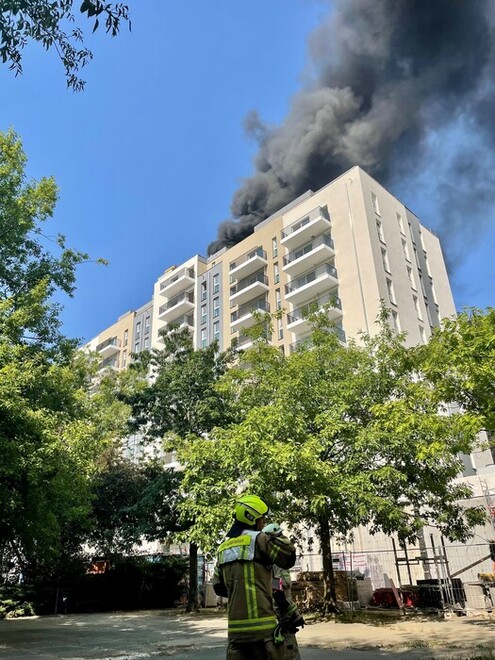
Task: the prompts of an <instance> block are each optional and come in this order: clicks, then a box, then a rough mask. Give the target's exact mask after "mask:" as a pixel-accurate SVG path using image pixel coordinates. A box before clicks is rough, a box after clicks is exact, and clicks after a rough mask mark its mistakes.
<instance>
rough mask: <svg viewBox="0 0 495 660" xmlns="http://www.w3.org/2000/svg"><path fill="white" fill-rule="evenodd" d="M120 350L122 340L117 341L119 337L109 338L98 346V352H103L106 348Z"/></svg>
mask: <svg viewBox="0 0 495 660" xmlns="http://www.w3.org/2000/svg"><path fill="white" fill-rule="evenodd" d="M109 347H111V348H116V349H118V348H120V339H117V337H109V338H108V339H105V341H102V342H101V344H98V346H97V347H96V350H97V352H100V351H103V350H104V349H105V348H109Z"/></svg>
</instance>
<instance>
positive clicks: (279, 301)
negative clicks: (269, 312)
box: [275, 289, 282, 309]
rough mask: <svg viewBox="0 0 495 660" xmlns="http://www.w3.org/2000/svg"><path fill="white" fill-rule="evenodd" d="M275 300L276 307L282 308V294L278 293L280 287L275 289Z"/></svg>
mask: <svg viewBox="0 0 495 660" xmlns="http://www.w3.org/2000/svg"><path fill="white" fill-rule="evenodd" d="M275 302H276V306H277V309H282V296H281V295H280V289H276V290H275Z"/></svg>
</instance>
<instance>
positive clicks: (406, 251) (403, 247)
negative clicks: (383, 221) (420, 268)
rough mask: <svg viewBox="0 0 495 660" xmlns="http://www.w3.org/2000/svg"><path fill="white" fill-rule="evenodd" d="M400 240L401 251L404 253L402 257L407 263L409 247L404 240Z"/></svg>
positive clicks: (409, 257)
mask: <svg viewBox="0 0 495 660" xmlns="http://www.w3.org/2000/svg"><path fill="white" fill-rule="evenodd" d="M401 240H402V251H403V252H404V256H405V258H406V259H407V260H408V261H411V255H410V254H409V247H408V245H407V241H405V240H404V239H401Z"/></svg>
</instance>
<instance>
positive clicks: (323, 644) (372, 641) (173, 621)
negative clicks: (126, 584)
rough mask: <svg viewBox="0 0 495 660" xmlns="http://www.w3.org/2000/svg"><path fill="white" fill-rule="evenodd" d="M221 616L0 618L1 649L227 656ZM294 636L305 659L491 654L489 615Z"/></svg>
mask: <svg viewBox="0 0 495 660" xmlns="http://www.w3.org/2000/svg"><path fill="white" fill-rule="evenodd" d="M226 624H227V621H226V617H225V616H224V615H219V614H216V613H200V614H199V615H184V614H180V613H178V612H177V611H175V610H174V611H163V612H157V611H153V612H128V613H113V614H85V615H83V614H80V615H59V616H49V617H31V618H25V619H14V620H7V621H0V657H1V658H12V659H15V660H33V658H42V659H45V660H46V659H56V658H64V659H65V660H83V659H84V660H90V659H93V660H95V659H99V660H104V659H109V660H110V659H112V660H135V659H137V658H139V659H140V660H143V659H150V660H151V659H154V658H165V657H173V658H174V659H175V660H191V659H192V658H201V660H217V659H223V658H225V647H226ZM298 639H299V645H300V648H301V657H302V659H303V660H323V659H324V658H329V659H334V658H335V659H338V660H372V659H373V658H383V659H388V660H392V659H393V660H399V659H401V660H402V659H406V658H423V659H424V660H427V659H431V658H435V659H437V658H438V659H439V658H443V659H445V660H446V659H447V658H448V659H449V660H450V659H455V660H466V659H467V658H480V659H481V658H482V659H483V660H485V658H490V657H492V658H493V659H494V660H495V619H493V618H474V617H463V618H457V617H456V618H454V619H450V620H440V619H436V620H432V619H425V618H422V619H415V620H411V619H404V618H402V619H398V620H396V619H392V618H384V617H383V618H378V617H375V618H371V617H370V618H369V619H367V620H366V622H362V621H361V622H356V621H355V620H354V622H348V623H342V622H339V623H335V622H333V621H325V622H321V621H320V622H315V623H310V624H309V625H307V626H306V627H305V628H304V629H303V630H301V631H300V632H299V634H298ZM492 650H493V653H494V654H493V655H491V652H492Z"/></svg>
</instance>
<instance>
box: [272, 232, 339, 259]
mask: <svg viewBox="0 0 495 660" xmlns="http://www.w3.org/2000/svg"><path fill="white" fill-rule="evenodd" d="M320 245H328V247H330V248H331V249H332V250H333V249H334V245H333V240H332V239H331V238H330V236H329V235H328V234H323V236H320V237H318V238H315V239H313V240H312V241H310V242H309V243H306V245H303V246H302V247H300V248H297V250H292V252H289V254H287V255H286V256H285V257H284V259H283V262H284V266H287V265H288V264H291V263H292V262H294V261H296V260H297V259H300V258H301V257H303V256H304V255H305V254H308V253H309V252H312V251H313V250H315V249H316V248H317V247H319V246H320Z"/></svg>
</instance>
